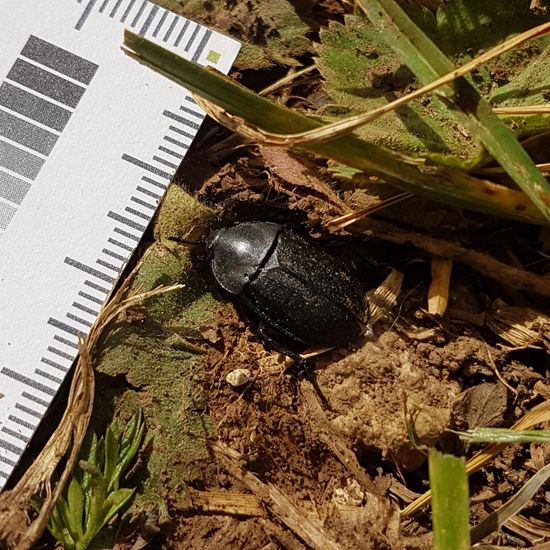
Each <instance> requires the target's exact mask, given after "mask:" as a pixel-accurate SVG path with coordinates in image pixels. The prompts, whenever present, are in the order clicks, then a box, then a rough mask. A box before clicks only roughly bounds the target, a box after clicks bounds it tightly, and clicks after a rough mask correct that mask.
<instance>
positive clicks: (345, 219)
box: [326, 193, 413, 229]
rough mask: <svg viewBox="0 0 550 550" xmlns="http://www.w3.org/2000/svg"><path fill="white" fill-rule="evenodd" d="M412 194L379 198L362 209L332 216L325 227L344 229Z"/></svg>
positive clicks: (408, 197)
mask: <svg viewBox="0 0 550 550" xmlns="http://www.w3.org/2000/svg"><path fill="white" fill-rule="evenodd" d="M412 196H413V195H412V194H411V193H398V194H397V195H394V196H393V197H390V198H389V199H385V200H381V201H380V202H378V203H376V204H373V205H371V206H368V207H367V208H363V209H362V210H356V211H355V212H350V213H349V214H344V215H343V216H339V217H337V218H334V219H332V220H330V221H329V222H328V223H327V224H326V227H331V228H334V229H344V227H347V226H348V225H351V224H352V223H355V222H357V221H359V220H360V219H362V218H365V217H366V216H369V215H370V214H374V212H378V211H379V210H382V209H383V208H387V207H388V206H393V205H394V204H398V203H400V202H402V201H404V200H406V199H410V198H411V197H412Z"/></svg>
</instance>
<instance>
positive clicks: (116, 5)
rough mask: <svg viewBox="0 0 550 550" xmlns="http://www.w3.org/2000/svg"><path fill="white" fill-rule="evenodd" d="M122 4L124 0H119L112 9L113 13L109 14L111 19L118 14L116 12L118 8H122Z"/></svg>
mask: <svg viewBox="0 0 550 550" xmlns="http://www.w3.org/2000/svg"><path fill="white" fill-rule="evenodd" d="M120 4H122V0H117V2H116V4H115V6H114V8H113V9H112V10H111V13H110V14H109V17H110V18H111V19H112V18H113V17H114V16H115V15H116V12H117V11H118V8H120Z"/></svg>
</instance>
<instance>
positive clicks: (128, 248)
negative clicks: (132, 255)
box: [103, 237, 134, 257]
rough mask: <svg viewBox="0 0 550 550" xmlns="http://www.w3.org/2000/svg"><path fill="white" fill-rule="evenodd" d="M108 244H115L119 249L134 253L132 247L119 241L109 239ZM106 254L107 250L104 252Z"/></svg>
mask: <svg viewBox="0 0 550 550" xmlns="http://www.w3.org/2000/svg"><path fill="white" fill-rule="evenodd" d="M107 242H109V243H110V244H113V245H115V246H118V247H119V248H122V250H127V251H128V252H132V251H133V250H134V249H133V248H132V247H131V246H128V245H127V244H124V243H121V242H120V241H117V240H116V239H111V238H110V237H109V239H107ZM103 251H104V252H105V249H104V250H103ZM121 257H122V256H121Z"/></svg>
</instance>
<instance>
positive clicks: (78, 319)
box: [66, 312, 93, 327]
mask: <svg viewBox="0 0 550 550" xmlns="http://www.w3.org/2000/svg"><path fill="white" fill-rule="evenodd" d="M66 316H67V319H70V320H71V321H76V322H77V323H80V324H81V325H84V326H85V327H91V326H92V324H93V323H90V321H86V319H82V317H78V315H75V314H74V313H70V312H69V313H67V315H66Z"/></svg>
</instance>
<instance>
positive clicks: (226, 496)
mask: <svg viewBox="0 0 550 550" xmlns="http://www.w3.org/2000/svg"><path fill="white" fill-rule="evenodd" d="M189 498H190V500H191V503H190V505H189V506H188V507H186V510H188V511H192V512H204V513H219V514H228V515H235V516H249V517H256V516H258V517H259V516H264V515H265V512H264V510H263V508H262V507H261V506H260V504H259V503H258V499H256V498H255V497H253V496H252V495H249V494H246V493H227V492H221V491H197V490H195V489H189Z"/></svg>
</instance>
